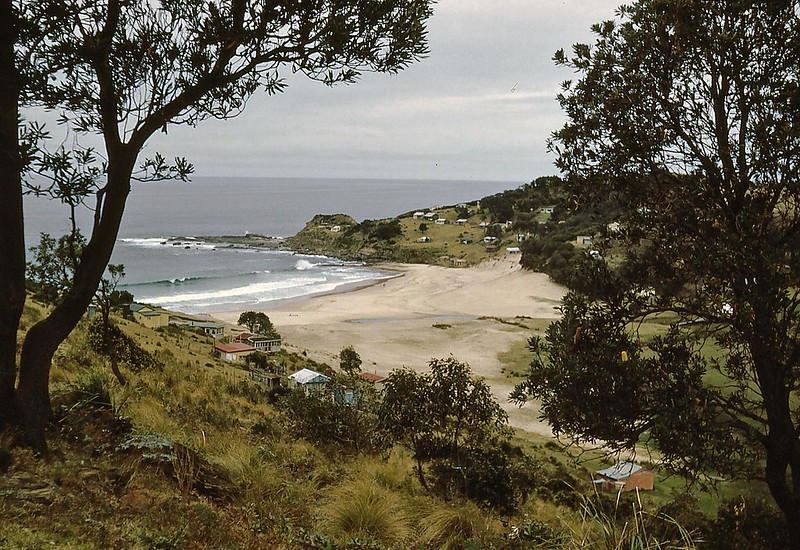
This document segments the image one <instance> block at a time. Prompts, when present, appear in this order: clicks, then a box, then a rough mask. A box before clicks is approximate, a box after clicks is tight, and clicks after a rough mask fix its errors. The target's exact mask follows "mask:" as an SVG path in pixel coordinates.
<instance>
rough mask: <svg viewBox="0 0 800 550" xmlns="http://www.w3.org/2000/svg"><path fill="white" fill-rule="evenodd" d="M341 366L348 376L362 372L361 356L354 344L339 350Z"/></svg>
mask: <svg viewBox="0 0 800 550" xmlns="http://www.w3.org/2000/svg"><path fill="white" fill-rule="evenodd" d="M339 368H340V369H342V372H344V373H345V374H347V375H348V376H358V374H359V373H360V372H361V356H360V355H359V354H358V352H357V351H356V350H355V348H354V347H353V346H346V347H343V348H342V350H341V351H340V352H339Z"/></svg>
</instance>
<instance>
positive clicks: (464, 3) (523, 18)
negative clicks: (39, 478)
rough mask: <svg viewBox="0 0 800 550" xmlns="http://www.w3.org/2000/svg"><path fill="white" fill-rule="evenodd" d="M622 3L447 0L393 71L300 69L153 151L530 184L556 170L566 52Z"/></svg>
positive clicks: (273, 171) (313, 170)
mask: <svg viewBox="0 0 800 550" xmlns="http://www.w3.org/2000/svg"><path fill="white" fill-rule="evenodd" d="M620 3H622V2H621V1H619V0H491V1H489V0H439V2H437V4H436V5H435V6H434V15H433V17H432V18H431V19H430V20H429V22H428V33H429V34H428V40H429V48H430V54H429V56H428V57H426V58H425V59H423V60H421V61H419V62H417V63H415V64H413V65H411V66H410V67H408V68H407V69H405V70H404V71H401V72H400V73H398V74H396V75H388V74H365V75H363V76H362V78H361V79H360V80H359V82H357V83H355V84H351V85H338V86H335V87H333V88H331V87H327V86H325V85H323V84H321V83H319V82H312V81H309V80H307V79H304V78H302V77H301V76H299V75H294V76H293V77H292V78H290V79H289V80H288V84H289V86H288V88H287V89H286V90H285V91H284V92H283V93H282V94H278V95H275V96H267V95H266V94H257V95H256V96H254V97H253V98H252V99H251V100H250V101H249V103H248V105H247V108H246V109H245V112H244V113H243V114H242V115H240V116H239V117H237V118H235V119H231V120H227V121H217V120H208V121H204V122H202V123H201V124H200V125H199V126H198V127H197V128H185V127H170V129H169V133H168V134H167V135H163V134H158V135H157V136H154V138H153V139H152V140H151V142H150V143H149V144H148V149H147V150H148V151H149V152H152V151H156V150H157V151H159V152H161V153H163V154H165V155H167V156H175V155H182V156H186V157H187V158H188V160H189V161H191V162H193V163H194V165H195V169H196V171H195V174H196V175H198V176H275V177H337V178H387V179H460V180H465V179H466V180H497V181H518V182H520V183H523V182H527V181H530V180H532V179H533V178H535V177H537V176H541V175H549V174H554V173H556V169H555V167H554V166H553V158H552V156H551V155H549V154H548V153H547V152H546V140H547V138H548V136H549V135H550V134H551V132H553V131H554V130H556V129H558V128H559V127H560V126H561V125H563V123H564V121H565V119H564V116H563V115H562V113H561V110H560V108H559V106H558V103H557V101H556V99H555V96H556V94H557V93H558V90H559V84H560V82H562V81H563V80H566V79H570V78H573V77H574V75H573V74H572V73H571V72H570V71H569V70H567V69H564V68H559V67H556V66H555V65H554V63H553V62H552V57H553V53H554V52H555V51H556V50H557V49H559V48H565V49H568V48H569V47H570V46H571V45H572V44H573V43H575V42H586V41H591V40H592V34H591V32H590V26H591V25H592V23H596V22H599V21H603V20H606V19H610V18H612V17H613V15H614V12H615V9H616V7H617V6H618V5H619V4H620Z"/></svg>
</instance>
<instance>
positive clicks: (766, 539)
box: [708, 496, 790, 550]
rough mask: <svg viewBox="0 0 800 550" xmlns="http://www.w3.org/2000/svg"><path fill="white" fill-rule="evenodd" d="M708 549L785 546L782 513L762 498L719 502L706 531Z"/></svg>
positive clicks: (787, 534) (787, 535)
mask: <svg viewBox="0 0 800 550" xmlns="http://www.w3.org/2000/svg"><path fill="white" fill-rule="evenodd" d="M708 542H709V544H708V546H709V548H713V549H715V550H729V549H730V550H734V549H735V550H757V549H760V548H789V546H790V544H789V533H788V531H787V529H786V523H785V521H784V519H783V516H782V515H781V514H780V513H779V512H778V511H777V510H775V509H774V508H772V507H771V506H770V505H769V504H767V502H766V501H764V500H761V499H756V498H749V497H744V496H742V497H738V498H734V499H730V500H726V501H725V502H723V504H722V506H720V508H719V510H718V511H717V519H716V521H715V522H714V524H713V525H712V526H711V532H710V533H709V541H708Z"/></svg>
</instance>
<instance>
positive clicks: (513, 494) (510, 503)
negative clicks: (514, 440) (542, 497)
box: [431, 442, 539, 513]
mask: <svg viewBox="0 0 800 550" xmlns="http://www.w3.org/2000/svg"><path fill="white" fill-rule="evenodd" d="M459 458H460V460H459V462H458V465H456V463H455V462H454V461H451V460H438V461H436V462H434V464H433V466H432V468H431V470H432V472H433V474H434V479H435V488H436V489H437V490H438V492H440V493H441V494H444V495H449V494H453V493H457V494H461V495H462V496H464V497H466V498H470V499H472V500H474V501H476V502H478V503H481V504H484V505H486V506H488V507H490V508H495V509H497V510H499V511H500V512H501V513H510V512H512V511H513V510H514V509H515V508H516V506H517V505H518V504H519V503H521V502H524V501H525V500H526V499H527V497H528V494H529V493H530V491H531V489H532V487H533V486H534V482H535V480H536V477H537V473H538V472H539V467H538V466H537V465H536V464H535V463H534V461H533V459H532V458H531V457H529V456H527V455H525V454H524V453H523V452H522V450H521V449H520V448H519V447H517V446H514V445H512V444H510V443H508V442H502V443H499V444H494V445H490V446H487V447H480V448H467V449H464V450H463V451H462V453H461V456H460V457H459Z"/></svg>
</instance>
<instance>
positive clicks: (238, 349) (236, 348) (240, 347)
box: [214, 342, 256, 353]
mask: <svg viewBox="0 0 800 550" xmlns="http://www.w3.org/2000/svg"><path fill="white" fill-rule="evenodd" d="M214 349H216V350H219V351H221V352H223V353H242V352H243V351H255V350H256V348H254V347H253V346H248V345H247V344H240V343H238V342H233V343H232V344H216V345H215V346H214Z"/></svg>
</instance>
